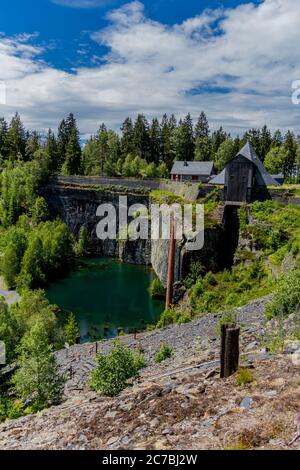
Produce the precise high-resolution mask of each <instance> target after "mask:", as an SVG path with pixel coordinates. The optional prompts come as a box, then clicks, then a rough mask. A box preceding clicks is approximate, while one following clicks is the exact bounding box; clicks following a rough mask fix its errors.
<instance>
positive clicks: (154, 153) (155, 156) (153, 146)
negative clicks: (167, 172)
mask: <svg viewBox="0 0 300 470" xmlns="http://www.w3.org/2000/svg"><path fill="white" fill-rule="evenodd" d="M160 160H161V132H160V125H159V122H158V119H156V118H155V119H153V120H152V123H151V127H150V161H151V162H154V163H155V164H158V163H159V162H160Z"/></svg>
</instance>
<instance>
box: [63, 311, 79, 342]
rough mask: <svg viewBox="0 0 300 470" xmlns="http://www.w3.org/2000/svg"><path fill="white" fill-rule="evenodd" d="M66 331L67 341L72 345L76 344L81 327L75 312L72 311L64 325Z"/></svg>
mask: <svg viewBox="0 0 300 470" xmlns="http://www.w3.org/2000/svg"><path fill="white" fill-rule="evenodd" d="M64 331H65V338H66V341H67V343H68V344H69V345H70V346H73V345H74V344H76V342H77V338H78V336H79V328H78V325H77V321H76V317H75V315H74V313H70V315H69V317H68V321H67V323H66V325H65V327H64Z"/></svg>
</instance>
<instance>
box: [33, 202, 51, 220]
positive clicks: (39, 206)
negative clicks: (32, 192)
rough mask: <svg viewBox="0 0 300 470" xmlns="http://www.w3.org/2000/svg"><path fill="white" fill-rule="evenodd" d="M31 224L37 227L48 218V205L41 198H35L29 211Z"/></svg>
mask: <svg viewBox="0 0 300 470" xmlns="http://www.w3.org/2000/svg"><path fill="white" fill-rule="evenodd" d="M31 216H32V220H33V222H34V223H35V224H36V225H38V224H39V223H40V222H45V221H46V220H47V218H48V217H49V211H48V205H47V203H46V201H45V199H44V198H43V197H40V196H39V197H37V198H36V200H35V203H34V206H33V208H32V210H31Z"/></svg>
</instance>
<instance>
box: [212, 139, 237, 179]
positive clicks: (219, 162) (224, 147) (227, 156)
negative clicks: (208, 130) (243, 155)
mask: <svg viewBox="0 0 300 470" xmlns="http://www.w3.org/2000/svg"><path fill="white" fill-rule="evenodd" d="M235 154H236V147H235V142H234V140H233V139H231V138H228V139H226V140H224V142H223V143H222V144H221V145H220V146H219V148H218V150H217V152H216V154H215V158H214V164H215V167H216V169H217V170H218V171H221V170H223V168H224V167H225V165H226V163H227V162H228V161H230V160H231V159H232V158H233V157H234V156H235Z"/></svg>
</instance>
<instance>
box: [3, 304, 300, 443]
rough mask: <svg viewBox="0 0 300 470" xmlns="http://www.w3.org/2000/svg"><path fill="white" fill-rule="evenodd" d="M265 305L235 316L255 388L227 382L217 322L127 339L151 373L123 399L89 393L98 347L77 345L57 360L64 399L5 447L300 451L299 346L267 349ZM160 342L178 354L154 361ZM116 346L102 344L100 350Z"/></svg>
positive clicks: (13, 425)
mask: <svg viewBox="0 0 300 470" xmlns="http://www.w3.org/2000/svg"><path fill="white" fill-rule="evenodd" d="M265 303H266V299H260V300H256V301H254V302H251V303H249V304H248V305H247V306H245V307H243V308H241V309H237V311H236V312H235V315H236V318H237V321H238V322H239V323H240V324H241V325H242V335H241V365H242V366H243V367H247V368H249V369H250V370H251V372H252V374H253V377H254V380H253V382H251V383H250V384H248V385H243V386H238V385H237V381H236V376H235V375H234V376H232V377H230V378H229V379H226V380H221V379H220V378H219V349H220V348H219V338H218V335H217V329H216V326H217V321H218V316H217V315H215V316H209V317H202V318H198V319H196V320H194V321H192V322H191V323H188V324H186V325H175V326H171V327H169V328H165V329H162V330H155V331H153V332H147V333H143V334H139V335H138V337H137V339H136V340H135V339H134V338H133V337H132V336H124V337H122V338H121V341H122V342H125V343H127V344H128V345H129V346H130V347H131V348H137V347H139V348H142V349H143V350H144V355H145V357H146V358H147V362H148V366H147V367H146V368H145V369H143V371H142V373H141V376H140V378H139V379H138V380H137V381H136V382H135V383H133V384H132V385H131V386H129V387H128V388H127V389H126V390H124V391H123V392H122V393H121V394H120V396H119V397H117V398H105V397H99V396H97V395H96V394H94V393H92V392H90V391H89V390H88V387H87V382H88V377H89V374H90V370H91V368H92V367H93V365H94V360H95V353H96V345H95V344H88V345H82V346H76V347H73V348H71V349H70V350H69V351H68V353H66V351H60V352H59V353H58V354H57V356H58V361H59V363H60V365H61V368H62V370H63V371H64V372H65V373H66V374H67V375H68V376H69V380H68V382H67V385H66V400H65V402H64V403H63V404H62V405H60V406H58V407H53V408H50V409H48V410H45V411H43V412H42V413H39V414H37V415H35V416H28V417H25V418H21V419H18V420H15V421H7V422H5V423H3V424H2V425H1V426H0V449H157V450H160V449H179V450H180V449H227V448H239V449H245V448H247V449H249V448H257V449H294V450H295V449H300V439H299V440H296V441H295V442H294V443H293V444H291V445H289V443H290V442H291V441H292V439H293V436H295V433H296V431H297V425H299V422H298V421H297V419H300V418H299V412H300V361H299V354H300V352H297V351H298V350H299V351H300V342H298V343H297V342H294V343H292V344H291V345H289V346H288V347H286V350H285V352H286V353H285V354H271V353H269V352H267V351H266V350H265V349H264V348H263V344H262V338H263V337H264V336H265V333H266V328H267V327H266V325H265V320H264V310H265ZM271 327H272V324H271ZM162 342H166V343H167V344H169V345H170V346H172V347H173V349H174V355H173V357H172V358H171V359H169V360H167V361H165V362H163V363H162V364H160V365H157V364H154V363H153V357H154V354H155V352H156V351H157V349H158V348H159V346H160V344H161V343H162ZM110 347H111V341H103V342H99V343H98V346H97V349H98V351H107V350H109V348H110ZM295 351H296V352H295ZM71 368H72V369H71ZM70 375H72V377H70Z"/></svg>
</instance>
